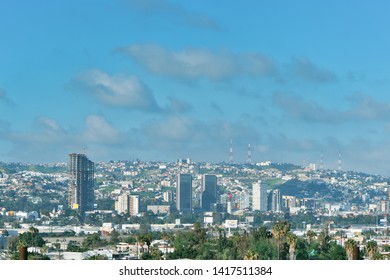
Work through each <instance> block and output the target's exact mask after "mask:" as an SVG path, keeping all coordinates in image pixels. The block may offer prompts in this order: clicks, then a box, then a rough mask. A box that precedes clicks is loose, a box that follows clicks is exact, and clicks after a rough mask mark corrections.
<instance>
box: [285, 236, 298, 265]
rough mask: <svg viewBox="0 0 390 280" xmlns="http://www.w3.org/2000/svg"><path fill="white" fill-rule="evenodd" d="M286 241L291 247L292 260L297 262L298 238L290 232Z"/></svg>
mask: <svg viewBox="0 0 390 280" xmlns="http://www.w3.org/2000/svg"><path fill="white" fill-rule="evenodd" d="M286 240H287V244H288V246H289V255H290V260H295V259H296V256H295V248H296V245H297V241H298V237H297V236H296V235H295V234H294V233H292V232H288V233H287V235H286Z"/></svg>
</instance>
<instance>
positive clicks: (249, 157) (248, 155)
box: [246, 144, 252, 164]
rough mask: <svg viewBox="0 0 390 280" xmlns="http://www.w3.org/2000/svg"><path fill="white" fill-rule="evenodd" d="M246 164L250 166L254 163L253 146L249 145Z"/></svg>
mask: <svg viewBox="0 0 390 280" xmlns="http://www.w3.org/2000/svg"><path fill="white" fill-rule="evenodd" d="M246 163H248V164H251V163H252V152H251V144H248V151H247V155H246Z"/></svg>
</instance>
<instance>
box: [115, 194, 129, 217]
mask: <svg viewBox="0 0 390 280" xmlns="http://www.w3.org/2000/svg"><path fill="white" fill-rule="evenodd" d="M129 208H130V197H129V194H128V193H123V194H121V195H119V196H118V197H117V199H116V200H115V211H116V212H117V213H118V214H127V213H129Z"/></svg>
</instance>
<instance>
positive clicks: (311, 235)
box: [306, 229, 317, 244]
mask: <svg viewBox="0 0 390 280" xmlns="http://www.w3.org/2000/svg"><path fill="white" fill-rule="evenodd" d="M306 236H307V242H308V243H309V244H310V243H311V242H312V241H313V239H314V237H316V236H317V233H315V231H312V230H311V229H309V230H308V231H307V232H306Z"/></svg>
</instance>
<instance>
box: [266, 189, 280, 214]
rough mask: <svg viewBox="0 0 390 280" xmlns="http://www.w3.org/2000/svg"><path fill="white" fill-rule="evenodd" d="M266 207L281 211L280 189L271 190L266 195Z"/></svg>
mask: <svg viewBox="0 0 390 280" xmlns="http://www.w3.org/2000/svg"><path fill="white" fill-rule="evenodd" d="M268 204H269V207H268V209H269V210H270V211H272V212H281V211H282V200H281V195H280V190H278V189H276V190H272V191H271V192H270V193H269V195H268Z"/></svg>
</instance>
